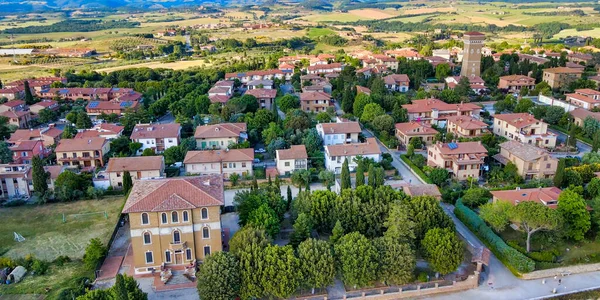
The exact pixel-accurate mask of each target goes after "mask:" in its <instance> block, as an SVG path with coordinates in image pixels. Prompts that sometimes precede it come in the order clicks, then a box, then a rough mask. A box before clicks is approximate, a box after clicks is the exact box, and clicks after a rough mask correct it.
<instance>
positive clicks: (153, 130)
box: [131, 123, 181, 154]
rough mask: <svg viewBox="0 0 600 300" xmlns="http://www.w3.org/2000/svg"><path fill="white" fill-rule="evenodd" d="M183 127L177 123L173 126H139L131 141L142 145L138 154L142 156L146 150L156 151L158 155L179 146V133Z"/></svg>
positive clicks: (132, 134) (136, 126)
mask: <svg viewBox="0 0 600 300" xmlns="http://www.w3.org/2000/svg"><path fill="white" fill-rule="evenodd" d="M180 131H181V126H180V125H179V124H177V123H172V124H137V125H135V127H134V128H133V132H132V133H131V140H133V141H134V142H137V143H141V144H142V148H140V150H138V154H142V152H144V150H145V149H148V148H150V149H154V151H155V152H156V153H162V152H163V151H165V150H167V149H169V148H171V147H173V146H177V145H179V136H180V134H179V132H180Z"/></svg>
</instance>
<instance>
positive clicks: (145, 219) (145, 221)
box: [142, 213, 150, 225]
mask: <svg viewBox="0 0 600 300" xmlns="http://www.w3.org/2000/svg"><path fill="white" fill-rule="evenodd" d="M148 224H150V219H149V218H148V214H147V213H142V225H148Z"/></svg>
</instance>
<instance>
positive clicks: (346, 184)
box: [341, 158, 352, 190]
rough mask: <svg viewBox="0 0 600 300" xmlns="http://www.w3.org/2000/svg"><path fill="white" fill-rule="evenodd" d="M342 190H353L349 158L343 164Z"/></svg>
mask: <svg viewBox="0 0 600 300" xmlns="http://www.w3.org/2000/svg"><path fill="white" fill-rule="evenodd" d="M341 188H342V190H345V189H350V188H352V181H351V179H350V168H349V167H348V159H347V158H345V159H344V163H343V164H342V174H341Z"/></svg>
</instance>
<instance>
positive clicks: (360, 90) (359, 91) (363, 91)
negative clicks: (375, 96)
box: [356, 85, 371, 96]
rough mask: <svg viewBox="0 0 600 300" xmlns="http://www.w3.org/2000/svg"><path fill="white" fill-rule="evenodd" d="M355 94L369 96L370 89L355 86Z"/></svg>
mask: <svg viewBox="0 0 600 300" xmlns="http://www.w3.org/2000/svg"><path fill="white" fill-rule="evenodd" d="M356 94H357V95H360V94H366V95H369V96H370V95H371V89H369V88H367V87H364V86H360V85H357V86H356Z"/></svg>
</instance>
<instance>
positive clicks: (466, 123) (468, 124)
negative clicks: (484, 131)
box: [446, 116, 488, 129]
mask: <svg viewBox="0 0 600 300" xmlns="http://www.w3.org/2000/svg"><path fill="white" fill-rule="evenodd" d="M446 120H447V121H448V123H450V122H452V123H454V124H456V126H458V127H460V128H464V129H479V128H487V127H488V125H487V124H486V123H484V122H483V121H480V120H478V119H476V118H473V117H469V116H451V117H448V118H446Z"/></svg>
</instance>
